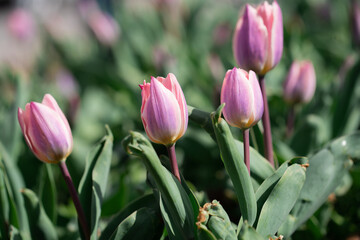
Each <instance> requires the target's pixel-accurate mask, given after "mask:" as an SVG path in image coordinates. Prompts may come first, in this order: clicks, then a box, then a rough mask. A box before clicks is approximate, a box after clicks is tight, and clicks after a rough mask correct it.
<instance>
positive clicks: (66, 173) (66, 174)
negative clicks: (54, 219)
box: [59, 160, 90, 240]
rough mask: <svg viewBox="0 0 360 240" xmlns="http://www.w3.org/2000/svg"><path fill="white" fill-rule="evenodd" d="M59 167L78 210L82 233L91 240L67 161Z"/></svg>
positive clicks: (61, 162) (87, 239)
mask: <svg viewBox="0 0 360 240" xmlns="http://www.w3.org/2000/svg"><path fill="white" fill-rule="evenodd" d="M59 167H60V170H61V173H62V175H63V176H64V179H65V182H66V185H67V186H68V188H69V192H70V195H71V198H72V200H73V202H74V205H75V209H76V212H77V214H78V218H79V222H80V225H81V228H82V231H83V233H84V236H85V239H86V240H89V239H90V231H89V227H88V224H87V221H86V218H85V214H84V210H83V208H82V206H81V204H80V200H79V196H78V193H77V191H76V189H75V187H74V183H73V181H72V179H71V175H70V173H69V171H68V168H67V166H66V163H65V160H63V161H60V163H59Z"/></svg>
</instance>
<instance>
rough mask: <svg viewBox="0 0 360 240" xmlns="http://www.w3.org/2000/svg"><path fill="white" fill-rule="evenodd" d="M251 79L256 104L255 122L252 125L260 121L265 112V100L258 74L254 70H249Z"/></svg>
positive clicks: (254, 110)
mask: <svg viewBox="0 0 360 240" xmlns="http://www.w3.org/2000/svg"><path fill="white" fill-rule="evenodd" d="M249 81H250V85H251V88H252V92H253V94H254V105H253V106H254V109H253V113H254V123H253V124H252V125H255V124H256V123H257V122H258V121H260V119H261V118H262V115H263V113H264V101H263V97H262V92H261V89H260V85H259V81H258V79H257V77H256V74H255V73H254V72H253V71H250V72H249Z"/></svg>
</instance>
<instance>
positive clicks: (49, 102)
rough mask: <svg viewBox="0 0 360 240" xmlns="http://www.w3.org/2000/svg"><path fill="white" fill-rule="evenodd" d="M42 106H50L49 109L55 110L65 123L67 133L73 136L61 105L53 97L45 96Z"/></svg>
mask: <svg viewBox="0 0 360 240" xmlns="http://www.w3.org/2000/svg"><path fill="white" fill-rule="evenodd" d="M42 104H44V105H45V106H48V107H49V108H51V109H52V110H54V111H55V112H56V113H57V114H58V115H59V116H60V118H61V119H62V121H63V122H64V125H65V126H66V129H67V133H70V135H71V129H70V125H69V122H68V120H67V119H66V117H65V115H64V113H63V112H62V111H61V109H60V107H59V105H58V104H57V102H56V100H55V99H54V97H53V96H51V95H50V94H45V96H44V98H43V100H42ZM72 141H73V140H72V137H71V143H72Z"/></svg>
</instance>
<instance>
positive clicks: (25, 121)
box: [18, 94, 73, 163]
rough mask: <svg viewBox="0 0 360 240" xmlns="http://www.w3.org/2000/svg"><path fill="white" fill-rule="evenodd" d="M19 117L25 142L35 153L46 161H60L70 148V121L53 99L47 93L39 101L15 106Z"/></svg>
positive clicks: (64, 157) (68, 152)
mask: <svg viewBox="0 0 360 240" xmlns="http://www.w3.org/2000/svg"><path fill="white" fill-rule="evenodd" d="M18 120H19V123H20V126H21V130H22V132H23V134H24V137H25V140H26V143H27V144H28V146H29V147H30V149H31V151H32V152H33V153H34V154H35V156H36V157H37V158H38V159H40V160H41V161H43V162H46V163H59V162H60V161H61V160H65V159H66V158H67V156H69V154H70V153H71V151H72V148H73V138H72V134H71V130H70V126H69V123H68V121H67V119H66V118H65V116H64V114H63V112H62V111H61V109H60V108H59V106H58V104H57V103H56V101H55V99H54V98H53V97H52V96H51V95H50V94H46V95H45V97H44V99H43V101H42V103H36V102H31V103H28V104H26V106H25V110H24V111H23V110H22V109H21V108H19V109H18Z"/></svg>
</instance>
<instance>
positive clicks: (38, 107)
mask: <svg viewBox="0 0 360 240" xmlns="http://www.w3.org/2000/svg"><path fill="white" fill-rule="evenodd" d="M18 120H19V124H20V127H21V131H22V133H23V134H24V137H25V141H26V143H27V145H28V146H29V147H30V149H31V151H32V152H33V153H34V154H35V156H36V157H37V158H38V159H39V160H41V161H43V162H45V163H59V167H60V170H61V173H62V174H63V177H64V179H65V182H66V184H67V186H68V188H69V191H70V195H71V197H72V199H73V201H74V205H75V208H76V211H77V213H78V216H79V222H80V225H81V227H82V230H83V232H84V236H85V238H86V239H90V234H89V230H88V225H87V222H86V218H85V214H84V211H83V209H82V207H81V204H80V200H79V196H78V194H77V192H76V189H75V187H74V184H73V181H72V179H71V175H70V173H69V171H68V169H67V166H66V164H65V160H66V158H67V157H68V156H69V154H70V153H71V151H72V148H73V138H72V134H71V129H70V126H69V123H68V121H67V119H66V117H65V116H64V114H63V112H62V111H61V109H60V107H59V105H58V104H57V102H56V100H55V99H54V98H53V97H52V96H51V95H50V94H46V95H45V96H44V98H43V100H42V102H41V103H37V102H31V103H28V104H26V106H25V110H22V109H21V108H19V109H18Z"/></svg>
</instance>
